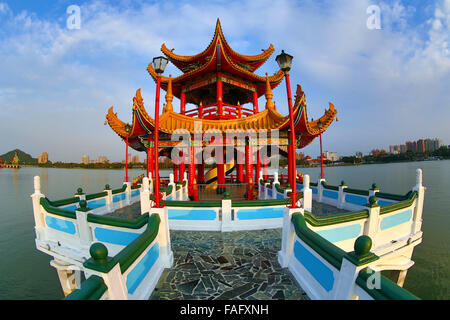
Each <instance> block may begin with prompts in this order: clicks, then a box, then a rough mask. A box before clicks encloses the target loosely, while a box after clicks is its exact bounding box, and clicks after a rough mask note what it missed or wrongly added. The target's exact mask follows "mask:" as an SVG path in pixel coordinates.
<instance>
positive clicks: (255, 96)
mask: <svg viewBox="0 0 450 320" xmlns="http://www.w3.org/2000/svg"><path fill="white" fill-rule="evenodd" d="M253 112H254V113H258V112H259V110H258V92H257V91H253Z"/></svg>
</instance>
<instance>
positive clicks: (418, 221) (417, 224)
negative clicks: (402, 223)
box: [412, 169, 427, 234]
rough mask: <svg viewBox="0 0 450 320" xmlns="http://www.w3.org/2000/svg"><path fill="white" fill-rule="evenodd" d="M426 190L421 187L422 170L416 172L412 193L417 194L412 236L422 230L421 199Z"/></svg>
mask: <svg viewBox="0 0 450 320" xmlns="http://www.w3.org/2000/svg"><path fill="white" fill-rule="evenodd" d="M426 189H427V188H426V187H424V186H423V185H422V169H417V170H416V185H415V187H414V188H413V191H416V192H417V199H416V206H415V208H414V216H413V226H412V232H413V234H415V233H417V232H419V231H420V230H421V228H422V213H423V199H424V197H425V190H426Z"/></svg>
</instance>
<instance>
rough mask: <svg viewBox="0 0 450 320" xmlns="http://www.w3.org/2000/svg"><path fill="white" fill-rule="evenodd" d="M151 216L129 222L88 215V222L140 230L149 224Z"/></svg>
mask: <svg viewBox="0 0 450 320" xmlns="http://www.w3.org/2000/svg"><path fill="white" fill-rule="evenodd" d="M148 217H149V214H148V213H145V214H143V215H141V216H140V217H139V218H137V219H135V220H128V219H122V218H116V217H108V216H99V215H96V214H92V213H88V215H87V221H88V222H92V223H97V224H102V225H107V226H112V227H119V228H128V229H140V228H142V227H143V226H145V224H146V223H147V222H148Z"/></svg>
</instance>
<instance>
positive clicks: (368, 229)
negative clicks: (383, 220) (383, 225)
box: [363, 196, 380, 245]
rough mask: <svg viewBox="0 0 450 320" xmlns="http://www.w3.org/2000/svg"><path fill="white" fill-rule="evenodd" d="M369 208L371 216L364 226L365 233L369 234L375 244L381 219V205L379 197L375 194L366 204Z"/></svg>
mask: <svg viewBox="0 0 450 320" xmlns="http://www.w3.org/2000/svg"><path fill="white" fill-rule="evenodd" d="M366 206H367V207H368V209H369V218H368V220H367V222H366V224H365V226H364V231H363V233H364V235H366V236H369V237H370V238H371V239H372V241H373V242H374V245H376V242H377V233H378V222H379V219H380V205H379V204H378V201H377V198H376V197H375V196H371V197H370V198H369V203H368V204H367V205H366Z"/></svg>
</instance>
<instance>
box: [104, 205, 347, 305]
mask: <svg viewBox="0 0 450 320" xmlns="http://www.w3.org/2000/svg"><path fill="white" fill-rule="evenodd" d="M312 207H313V209H312V211H313V212H314V214H315V215H316V216H329V215H332V214H336V213H342V212H346V211H345V210H342V209H338V208H336V207H333V206H330V205H327V204H324V203H319V202H316V201H313V203H312ZM107 216H114V217H120V218H124V219H136V218H138V217H139V216H140V203H139V202H137V203H134V204H133V205H131V206H128V207H125V208H121V209H118V210H116V211H114V212H112V213H109V214H107ZM170 236H171V244H172V250H173V253H174V266H173V267H172V268H170V269H166V270H164V272H163V274H162V276H161V278H160V280H159V282H158V284H157V286H156V288H155V290H154V291H153V293H152V295H151V297H150V299H151V300H205V299H216V300H306V299H309V298H308V297H307V295H306V293H305V292H304V291H303V289H302V288H301V287H300V286H299V285H298V283H297V282H296V280H295V279H294V277H293V276H292V274H291V273H290V271H288V269H287V268H285V269H283V268H281V267H280V265H279V264H278V261H277V252H278V251H279V250H280V249H281V229H267V230H258V231H235V232H213V231H176V230H171V231H170Z"/></svg>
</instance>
